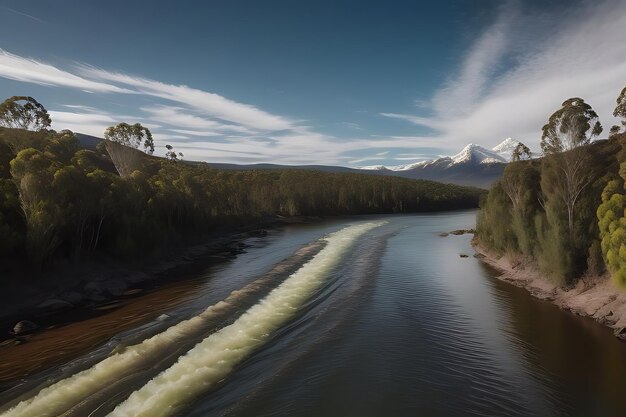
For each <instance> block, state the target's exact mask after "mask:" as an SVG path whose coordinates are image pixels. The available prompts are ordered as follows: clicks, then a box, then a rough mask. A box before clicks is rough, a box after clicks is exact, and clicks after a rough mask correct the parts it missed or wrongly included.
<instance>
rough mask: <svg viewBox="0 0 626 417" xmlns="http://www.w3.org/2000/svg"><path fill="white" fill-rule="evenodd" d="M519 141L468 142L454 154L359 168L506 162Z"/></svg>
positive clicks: (408, 167)
mask: <svg viewBox="0 0 626 417" xmlns="http://www.w3.org/2000/svg"><path fill="white" fill-rule="evenodd" d="M518 143H519V142H518V141H517V140H515V139H513V138H507V139H505V140H504V141H503V142H501V143H500V144H498V145H497V146H495V147H494V148H492V149H487V148H484V147H482V146H480V145H476V144H474V143H470V144H469V145H467V146H466V147H465V148H463V149H462V150H461V152H459V153H458V154H456V155H453V156H443V157H441V158H437V159H430V160H427V161H419V162H413V163H410V164H404V165H397V166H390V167H387V166H384V165H370V166H366V167H361V169H366V170H371V171H374V170H375V171H382V170H385V169H386V170H390V171H408V170H411V169H415V168H423V167H428V166H439V167H446V168H449V167H451V166H453V165H457V164H468V163H471V164H495V163H507V162H510V161H511V153H512V152H513V149H515V147H516V146H517V144H518Z"/></svg>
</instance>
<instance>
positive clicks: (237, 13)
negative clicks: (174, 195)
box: [0, 0, 626, 167]
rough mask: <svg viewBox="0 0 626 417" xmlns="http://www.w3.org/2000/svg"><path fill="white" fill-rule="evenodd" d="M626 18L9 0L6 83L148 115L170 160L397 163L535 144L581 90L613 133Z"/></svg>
mask: <svg viewBox="0 0 626 417" xmlns="http://www.w3.org/2000/svg"><path fill="white" fill-rule="evenodd" d="M624 28H626V1H622V0H594V1H583V0H567V1H566V0H544V1H541V0H502V1H496V0H463V1H461V0H458V1H452V0H438V1H420V0H413V1H400V0H387V1H369V0H360V1H344V0H316V1H293V0H284V1H276V0H265V1H262V2H261V1H254V0H249V1H242V0H211V1H189V0H178V1H176V2H172V1H164V0H152V1H132V2H130V1H127V0H124V1H119V0H109V1H106V2H103V1H91V0H54V1H52V0H30V1H28V2H24V1H23V0H0V91H1V92H2V93H3V94H4V96H5V97H10V96H12V95H29V96H32V97H35V98H36V99H37V100H38V101H40V102H41V103H42V104H43V105H44V106H45V107H46V108H47V109H48V111H49V112H50V114H51V117H52V120H53V128H55V129H57V130H62V129H70V130H73V131H75V132H80V133H86V134H90V135H94V136H100V137H101V136H102V134H103V132H104V130H105V129H106V127H108V126H112V125H115V124H117V123H120V122H127V123H136V122H139V123H142V124H143V125H144V126H147V127H149V128H150V129H151V131H152V132H153V135H154V138H155V144H156V151H155V154H157V155H163V154H164V153H165V145H166V144H171V145H173V146H174V148H175V150H176V151H178V152H183V153H184V154H185V159H188V160H204V161H210V162H226V163H242V164H252V163H265V162H269V163H279V164H295V165H303V164H324V165H342V166H351V167H360V166H366V165H386V166H394V165H402V164H406V163H410V162H414V161H420V160H425V159H431V158H434V157H438V156H442V155H451V154H455V153H457V152H458V151H459V150H460V149H461V148H463V147H464V146H465V145H466V144H468V143H477V144H480V145H483V146H485V147H493V146H495V145H497V144H498V143H500V142H501V141H502V140H504V139H506V138H508V137H513V138H515V139H517V140H520V141H522V142H524V143H526V144H527V145H529V146H530V147H531V148H533V149H539V141H540V137H541V127H542V126H543V124H545V123H546V121H547V119H548V117H549V116H550V114H551V113H552V112H554V111H555V110H557V109H558V108H559V107H560V105H561V103H562V102H563V101H564V100H566V99H567V98H570V97H581V98H583V99H585V100H586V101H587V102H588V103H589V104H591V106H592V107H593V108H594V109H595V110H596V111H597V112H598V114H599V116H600V121H601V122H602V124H603V126H604V127H605V132H608V129H609V128H610V126H611V125H613V124H616V120H615V119H614V118H613V117H612V115H611V114H612V111H613V109H614V107H615V100H616V98H617V95H618V94H619V92H620V91H621V89H622V88H623V87H624V86H626V30H625V29H624Z"/></svg>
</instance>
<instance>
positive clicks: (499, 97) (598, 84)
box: [383, 0, 626, 148]
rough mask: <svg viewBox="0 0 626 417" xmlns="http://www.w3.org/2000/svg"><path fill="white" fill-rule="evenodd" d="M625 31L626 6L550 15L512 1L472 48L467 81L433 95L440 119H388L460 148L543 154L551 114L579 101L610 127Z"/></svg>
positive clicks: (625, 63) (462, 76) (624, 75)
mask: <svg viewBox="0 0 626 417" xmlns="http://www.w3.org/2000/svg"><path fill="white" fill-rule="evenodd" d="M511 16H513V17H514V19H512V18H511ZM624 27H626V3H625V2H623V1H617V0H604V1H598V2H593V3H582V2H581V3H580V4H579V5H578V7H576V8H572V9H570V10H567V11H566V12H565V11H559V12H555V13H554V14H549V15H546V14H545V13H544V14H539V13H538V12H534V11H528V10H526V11H522V10H521V9H520V8H519V5H518V4H515V3H508V4H506V5H505V6H503V7H502V9H501V10H500V16H499V17H498V18H497V19H496V21H495V22H494V23H493V25H492V26H490V27H489V28H487V29H486V30H485V32H484V33H483V34H482V35H481V36H480V37H479V38H478V40H477V41H476V42H475V44H474V45H473V47H472V48H471V49H470V51H469V53H468V55H467V56H466V58H465V60H464V61H463V62H462V65H461V68H460V70H459V75H458V76H457V77H456V78H452V79H451V80H450V81H449V82H448V83H446V85H444V86H443V87H442V88H441V89H440V90H439V91H438V92H437V93H436V94H435V95H434V96H433V98H432V101H431V106H430V110H431V111H433V112H434V115H433V116H427V117H422V116H417V115H416V116H413V115H406V114H390V113H383V115H384V116H387V117H393V118H396V119H402V120H405V121H408V122H410V123H413V124H415V125H419V126H423V127H424V126H425V127H427V128H430V129H435V130H436V133H435V136H436V137H438V138H439V139H440V140H441V141H445V142H447V143H451V144H454V145H455V146H456V147H458V146H463V145H464V144H466V143H468V142H478V143H481V144H483V145H486V146H493V145H495V144H497V143H498V142H499V141H501V140H502V139H504V138H506V137H510V136H512V137H515V138H517V139H519V140H522V141H524V142H526V143H527V144H529V145H531V147H533V148H537V147H538V143H539V139H540V129H541V126H543V124H544V123H545V122H546V121H547V119H548V117H549V116H550V114H551V113H552V112H553V111H555V110H556V109H557V108H558V107H559V106H560V105H561V103H562V102H563V101H564V100H566V99H567V98H569V97H575V96H579V97H582V98H584V99H585V100H586V101H587V102H588V103H590V104H591V105H592V106H593V107H594V108H595V109H596V111H597V112H598V113H599V115H600V118H601V121H602V123H603V124H604V126H605V128H608V127H609V126H610V125H611V124H613V123H615V120H614V118H613V117H612V115H611V113H612V111H613V108H614V107H615V98H616V97H617V95H618V93H619V91H621V89H622V88H623V87H624V86H625V85H626V42H624V35H623V34H624Z"/></svg>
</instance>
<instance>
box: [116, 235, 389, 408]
mask: <svg viewBox="0 0 626 417" xmlns="http://www.w3.org/2000/svg"><path fill="white" fill-rule="evenodd" d="M380 225H382V222H376V223H366V224H359V225H355V226H350V227H347V228H345V229H342V230H340V231H338V232H335V233H333V234H331V235H329V236H328V237H326V238H325V239H326V241H327V245H326V247H325V248H324V249H322V250H321V251H320V252H319V253H318V254H317V255H316V256H314V257H313V259H311V260H310V261H309V262H308V263H306V264H305V265H303V266H302V268H300V269H299V270H298V271H296V272H295V273H293V274H292V275H291V276H290V277H289V278H288V279H287V280H286V281H285V282H283V283H282V284H281V285H279V286H278V287H277V288H275V289H274V290H273V291H272V292H271V293H270V294H269V295H268V296H267V297H265V298H264V299H262V300H261V301H260V302H259V303H258V304H256V305H254V306H253V307H251V308H250V309H249V310H248V311H246V312H245V313H244V314H242V315H241V317H239V319H237V320H236V321H235V322H234V323H233V324H231V325H230V326H227V327H224V328H223V329H221V330H219V331H218V332H216V333H213V334H212V335H210V336H209V337H207V338H206V339H204V340H203V341H202V342H200V343H198V344H197V345H196V346H195V347H194V348H193V349H191V350H190V351H189V352H188V353H187V354H186V355H184V356H181V357H180V358H179V360H178V362H177V363H176V364H174V365H173V366H172V367H170V368H169V369H167V370H165V371H164V372H162V373H161V374H160V375H158V376H157V377H155V378H154V379H152V380H151V381H150V382H148V383H147V384H146V385H144V386H143V387H142V388H141V389H139V390H137V391H135V392H134V393H132V394H131V395H130V397H129V398H128V399H127V400H126V401H124V402H123V403H121V404H120V405H118V406H117V408H115V410H113V412H112V413H111V414H110V416H128V417H148V416H149V417H156V416H168V415H170V414H172V413H173V412H175V411H177V409H178V408H179V407H181V406H183V405H185V404H186V403H188V402H189V401H191V400H192V399H193V398H195V397H196V396H197V395H198V394H200V393H202V392H204V391H206V390H208V389H210V388H211V387H213V386H214V385H215V384H217V383H218V382H220V381H221V380H222V379H224V378H225V377H226V376H227V375H228V374H229V373H230V372H231V371H232V370H233V368H234V367H235V366H236V365H237V364H238V363H240V362H241V361H242V360H243V359H245V358H246V357H248V356H249V355H250V354H251V353H252V352H253V351H254V350H255V349H257V348H258V347H259V346H261V345H262V344H263V343H264V342H265V341H266V340H267V339H268V337H269V335H270V334H271V333H272V332H273V331H275V330H277V329H278V328H280V327H281V326H282V325H283V324H285V323H286V322H287V321H288V320H289V319H290V318H292V317H293V316H294V315H295V314H296V312H297V310H298V308H299V307H300V306H301V305H302V304H303V303H304V302H305V301H306V300H307V299H308V298H309V297H310V296H311V295H312V294H313V292H314V291H315V290H316V289H318V288H319V287H320V286H321V285H322V284H323V283H324V281H325V280H326V278H327V277H328V275H329V272H330V271H331V270H332V268H334V267H335V266H336V265H337V264H338V263H339V261H340V260H341V258H342V256H343V255H344V254H345V252H346V250H347V249H348V248H349V247H350V246H351V245H352V244H353V242H354V241H355V240H356V239H357V238H358V237H359V236H361V235H363V234H364V233H366V232H367V231H369V230H371V229H373V228H375V227H378V226H380Z"/></svg>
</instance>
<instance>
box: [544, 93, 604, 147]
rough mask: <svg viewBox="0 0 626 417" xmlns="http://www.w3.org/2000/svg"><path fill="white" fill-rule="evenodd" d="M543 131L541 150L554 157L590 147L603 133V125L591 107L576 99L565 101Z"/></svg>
mask: <svg viewBox="0 0 626 417" xmlns="http://www.w3.org/2000/svg"><path fill="white" fill-rule="evenodd" d="M541 130H542V135H541V150H542V151H543V153H544V154H545V155H552V154H557V153H561V152H564V151H569V150H571V149H575V148H577V147H579V146H584V145H588V144H589V143H590V142H591V140H592V139H593V138H594V137H597V136H598V135H599V134H600V133H602V125H601V124H600V121H599V120H598V114H597V113H596V112H595V111H594V110H593V109H592V108H591V106H590V105H589V104H587V103H585V101H584V100H583V99H581V98H578V97H574V98H570V99H567V100H565V101H564V102H563V104H562V107H561V108H560V109H559V110H557V111H555V112H554V113H553V114H552V116H550V119H549V120H548V123H547V124H545V125H544V126H543V128H542V129H541Z"/></svg>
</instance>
